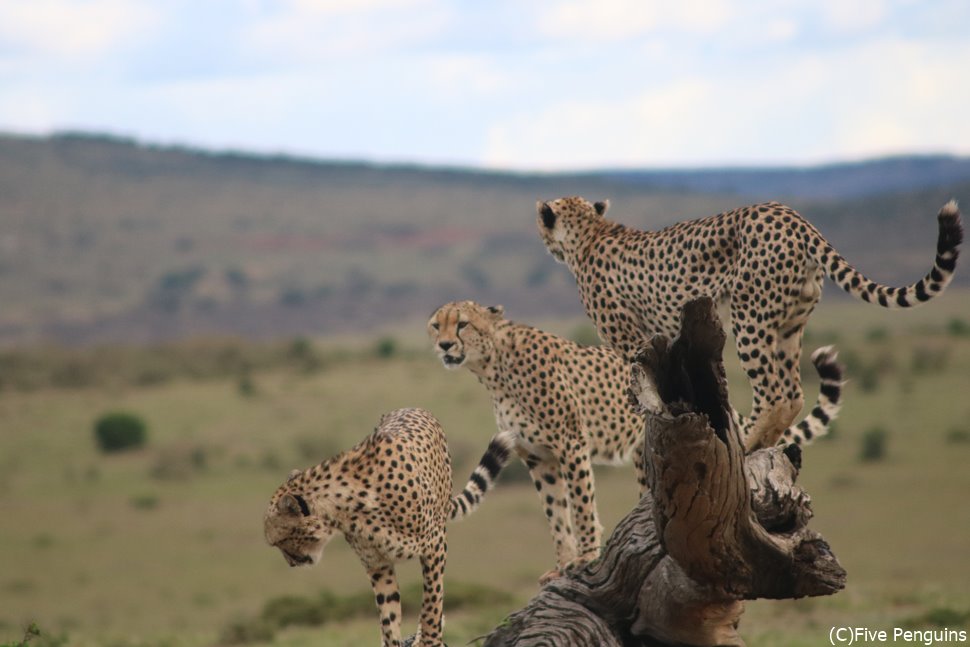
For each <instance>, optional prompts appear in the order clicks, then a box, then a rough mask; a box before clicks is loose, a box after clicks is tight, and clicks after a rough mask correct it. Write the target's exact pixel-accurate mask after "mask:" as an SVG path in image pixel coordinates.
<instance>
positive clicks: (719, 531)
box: [484, 298, 845, 647]
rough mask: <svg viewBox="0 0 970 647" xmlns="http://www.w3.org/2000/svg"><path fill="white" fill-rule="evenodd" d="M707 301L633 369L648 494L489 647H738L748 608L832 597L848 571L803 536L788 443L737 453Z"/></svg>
mask: <svg viewBox="0 0 970 647" xmlns="http://www.w3.org/2000/svg"><path fill="white" fill-rule="evenodd" d="M724 340H725V335H724V331H723V328H722V326H721V323H720V321H719V320H718V317H717V312H716V309H715V307H714V303H713V302H712V301H711V300H710V299H708V298H702V299H698V300H696V301H692V302H691V303H689V304H687V306H685V308H684V311H683V313H682V316H681V332H680V335H679V337H678V338H677V339H676V340H675V341H674V342H673V343H669V342H668V341H667V340H666V339H664V338H662V337H656V338H654V339H652V340H651V341H650V343H649V344H648V345H647V347H646V348H644V349H643V350H642V351H641V353H640V355H639V357H638V358H637V361H636V362H635V363H634V365H633V367H632V373H631V387H630V393H631V398H632V399H633V401H634V406H636V407H637V408H639V409H640V411H641V412H642V413H643V414H644V416H645V419H646V423H645V425H646V429H645V433H646V443H645V449H644V455H643V456H642V458H641V459H642V460H643V461H644V463H645V468H646V471H647V474H648V478H649V485H650V492H649V493H648V494H647V495H645V496H644V497H643V499H641V501H640V502H639V503H638V504H637V506H636V507H635V508H634V509H633V511H632V512H630V514H628V515H627V516H626V517H625V518H624V519H623V520H622V521H620V523H619V524H618V525H617V527H616V529H615V530H614V532H613V534H612V536H611V537H610V538H609V540H608V541H607V542H606V545H605V546H604V549H603V553H602V555H601V557H600V559H598V560H596V561H594V562H592V563H590V564H587V565H585V566H583V567H581V568H578V569H574V570H569V571H567V573H566V574H565V576H564V577H561V578H558V579H555V580H553V581H551V582H550V583H548V584H546V586H544V587H543V588H542V590H541V591H540V592H539V594H538V595H536V597H534V598H533V599H532V600H531V601H530V602H529V604H528V605H527V606H526V607H525V608H524V609H522V610H520V611H517V612H515V613H513V614H512V615H510V616H509V617H508V619H507V620H506V621H505V622H504V623H503V624H502V625H501V626H500V627H498V628H496V629H495V630H494V631H492V632H491V633H490V634H489V635H488V636H486V639H485V643H484V644H485V646H486V647H496V646H499V645H519V646H527V645H536V646H538V645H550V646H551V645H557V646H569V647H580V646H585V645H588V646H590V647H611V646H616V647H629V646H631V645H644V646H658V647H660V646H665V645H673V644H677V645H697V646H699V647H700V646H714V645H743V644H744V642H743V641H742V639H741V637H740V636H739V635H738V631H737V628H738V623H739V619H740V616H741V613H742V612H743V610H744V603H743V602H742V601H743V600H751V599H755V598H774V599H781V598H800V597H804V596H817V595H829V594H832V593H835V592H837V591H839V590H841V589H842V588H843V587H844V586H845V571H844V570H843V569H842V567H841V566H840V565H839V563H838V561H837V560H836V558H835V556H834V555H833V554H832V552H831V551H830V550H829V546H828V544H827V543H826V542H825V540H824V539H823V538H822V537H821V536H820V535H818V534H817V533H815V532H813V531H812V530H809V529H808V527H807V523H808V521H809V519H811V517H812V511H811V507H810V498H809V496H808V495H807V494H806V493H805V492H804V491H802V490H801V489H800V488H799V487H797V486H796V485H795V478H796V477H797V475H798V470H799V468H800V466H801V465H800V462H801V454H800V450H799V448H798V447H797V446H795V445H792V446H790V447H788V448H785V449H784V450H782V449H779V448H771V449H761V450H758V451H756V452H753V453H752V454H750V455H748V456H745V455H744V446H743V443H742V442H741V440H740V437H739V434H738V430H737V429H736V428H735V427H734V426H733V424H732V422H731V415H730V407H729V405H728V391H727V381H726V379H725V376H724V365H723V363H722V361H721V356H722V352H723V349H724Z"/></svg>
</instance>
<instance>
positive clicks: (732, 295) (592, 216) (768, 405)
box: [536, 197, 963, 449]
mask: <svg viewBox="0 0 970 647" xmlns="http://www.w3.org/2000/svg"><path fill="white" fill-rule="evenodd" d="M608 207H609V203H608V202H597V203H595V204H593V203H590V202H588V201H586V200H584V199H583V198H579V197H570V198H560V199H558V200H553V201H551V202H539V203H538V204H537V206H536V221H537V226H538V229H539V234H540V236H541V237H542V240H543V242H544V243H545V245H546V248H547V249H548V250H549V252H550V253H551V254H552V255H553V256H554V257H555V258H556V259H557V260H559V261H561V262H563V263H565V264H566V265H568V266H569V269H570V270H571V271H572V273H573V275H574V276H575V277H576V283H577V285H578V287H579V293H580V296H581V298H582V301H583V306H584V307H585V309H586V313H587V314H588V315H589V316H590V318H591V319H592V320H593V323H594V324H595V326H596V329H597V331H598V332H599V335H600V337H601V338H602V339H603V341H604V342H606V343H607V344H609V345H610V346H612V347H613V348H615V349H616V350H618V351H619V352H620V353H621V354H622V355H623V356H624V357H625V358H627V359H628V360H632V359H633V357H634V355H635V353H636V351H637V349H638V348H639V347H640V346H641V345H642V344H643V343H644V341H645V340H646V339H647V338H649V337H650V336H652V335H656V334H662V335H667V336H669V337H672V336H674V335H676V333H677V328H678V325H679V315H680V311H681V309H682V308H683V306H684V304H685V303H686V302H687V301H689V300H690V299H693V298H696V297H699V296H710V297H713V298H715V299H722V300H726V301H727V302H728V303H729V304H730V310H731V328H732V330H733V332H734V335H735V340H736V344H737V351H738V357H740V359H741V364H742V367H743V368H744V370H745V372H746V374H747V376H748V378H749V380H750V381H751V386H752V390H753V393H754V397H753V402H752V407H751V418H750V419H749V420H747V421H746V422H745V425H746V426H747V428H748V430H749V433H748V434H747V436H748V448H749V449H753V448H755V447H760V446H767V445H772V444H774V443H776V442H777V440H778V438H779V436H780V435H781V434H782V433H783V432H784V430H785V428H786V427H788V426H789V425H791V423H792V421H793V420H794V419H795V417H796V416H797V415H798V412H799V411H801V409H802V406H803V404H804V399H803V395H802V387H801V375H800V373H799V364H800V359H801V352H802V348H801V345H802V333H803V330H804V327H805V324H806V322H807V321H808V317H809V315H810V314H811V313H812V310H813V309H814V308H815V304H816V303H817V302H818V300H819V298H820V297H821V293H822V278H823V276H828V277H829V278H830V279H832V280H833V281H835V282H836V284H838V285H839V286H840V287H841V288H842V289H844V290H845V291H847V292H848V293H849V294H852V295H853V296H855V297H858V298H860V299H862V300H865V301H869V302H871V303H878V304H879V305H882V306H885V307H887V308H908V307H912V306H915V305H919V304H920V303H923V302H925V301H928V300H930V299H932V298H933V297H935V296H937V295H938V294H940V293H941V292H943V290H944V289H945V288H946V286H947V285H948V284H949V283H950V280H951V279H952V277H953V271H954V268H955V267H956V261H957V256H958V253H959V249H958V248H959V244H960V243H961V242H962V240H963V228H962V225H961V222H960V212H959V210H958V209H957V205H956V202H954V201H951V202H949V203H947V204H946V205H945V206H944V207H943V208H942V209H941V210H940V213H939V216H938V221H939V237H938V241H937V250H936V259H935V262H934V264H933V268H932V269H931V270H930V271H929V272H928V273H927V274H926V276H924V277H923V278H922V279H920V280H919V281H917V282H916V283H914V284H912V285H909V286H907V287H904V288H894V287H887V286H883V285H880V284H878V283H875V282H874V281H872V280H870V279H868V278H866V277H865V276H863V275H862V274H861V273H860V272H858V271H857V270H855V269H854V268H853V267H852V266H851V265H849V264H848V262H847V261H846V260H845V259H844V258H843V257H842V256H841V255H840V254H839V253H838V252H836V251H835V249H833V248H832V246H831V245H830V244H829V243H828V242H827V241H826V240H825V239H824V238H823V237H822V235H821V234H820V233H819V232H818V230H817V229H816V228H815V227H814V226H813V225H812V224H811V223H809V222H808V221H806V220H805V219H803V218H802V217H801V216H800V215H799V214H798V213H796V212H795V211H794V210H793V209H791V208H789V207H786V206H784V205H781V204H778V203H777V202H768V203H765V204H758V205H753V206H749V207H742V208H740V209H735V210H733V211H728V212H725V213H721V214H718V215H716V216H712V217H709V218H704V219H700V220H692V221H688V222H682V223H679V224H676V225H673V226H671V227H667V228H665V229H661V230H659V231H638V230H635V229H631V228H629V227H625V226H624V225H621V224H617V223H614V222H611V221H610V220H607V219H606V217H605V214H606V211H607V209H608Z"/></svg>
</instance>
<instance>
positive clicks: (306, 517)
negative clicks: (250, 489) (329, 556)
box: [263, 470, 337, 566]
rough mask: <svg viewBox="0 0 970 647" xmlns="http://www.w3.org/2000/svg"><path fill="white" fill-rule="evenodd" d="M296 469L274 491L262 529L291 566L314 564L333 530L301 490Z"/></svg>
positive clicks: (326, 519)
mask: <svg viewBox="0 0 970 647" xmlns="http://www.w3.org/2000/svg"><path fill="white" fill-rule="evenodd" d="M301 474H302V472H300V471H299V470H294V471H293V472H292V473H291V474H290V478H289V479H288V480H287V481H286V483H284V484H283V485H281V486H280V487H279V489H277V490H276V493H275V494H274V495H273V498H272V500H270V503H269V507H268V508H267V509H266V515H265V517H264V518H263V530H264V532H265V533H266V541H267V543H269V545H270V546H275V547H276V548H279V549H280V552H281V553H283V557H284V558H285V559H286V563H287V564H289V565H290V566H306V565H312V564H316V563H317V562H319V561H320V558H321V557H322V556H323V548H324V546H326V545H327V542H328V541H330V538H331V537H332V536H333V535H334V533H335V532H336V530H337V529H336V527H335V526H334V524H333V522H332V521H331V520H330V518H329V517H328V516H327V515H325V514H323V513H322V512H321V511H320V510H316V509H315V508H316V507H317V506H316V505H315V504H314V502H313V501H312V500H310V499H308V498H307V497H306V496H305V495H304V493H303V492H302V491H301V490H302V488H301V487H300V480H299V478H298V477H299V476H300V475H301Z"/></svg>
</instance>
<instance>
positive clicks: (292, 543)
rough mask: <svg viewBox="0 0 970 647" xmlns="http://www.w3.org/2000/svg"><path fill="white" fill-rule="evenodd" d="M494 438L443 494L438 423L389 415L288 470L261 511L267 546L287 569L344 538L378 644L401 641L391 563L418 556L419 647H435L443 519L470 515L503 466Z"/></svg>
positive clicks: (444, 467) (419, 414)
mask: <svg viewBox="0 0 970 647" xmlns="http://www.w3.org/2000/svg"><path fill="white" fill-rule="evenodd" d="M510 449H511V439H510V438H509V437H508V436H507V435H502V434H499V435H498V436H496V437H495V438H493V439H492V441H491V443H489V446H488V449H487V450H486V451H485V454H484V455H483V456H482V459H481V461H480V463H479V464H478V466H477V467H476V468H475V470H474V471H473V472H472V475H471V478H470V479H469V481H468V484H467V485H466V486H465V489H464V490H463V491H462V493H461V494H459V495H458V496H454V497H453V496H451V488H452V480H451V459H450V457H449V456H448V447H447V445H446V443H445V435H444V432H443V431H442V429H441V424H440V423H439V422H438V420H437V419H435V417H434V416H433V415H431V413H429V412H427V411H425V410H423V409H398V410H396V411H392V412H390V413H388V414H386V415H384V417H383V418H381V421H380V424H379V425H378V427H377V429H376V430H375V431H374V433H373V434H371V435H370V436H368V437H367V438H365V439H364V440H363V441H361V442H360V443H358V444H357V445H356V446H355V447H353V448H352V449H349V450H347V451H345V452H343V453H342V454H339V455H337V456H335V457H333V458H331V459H330V460H327V461H324V462H323V463H320V464H319V465H314V466H313V467H311V468H309V469H306V470H304V471H300V470H294V471H293V472H292V473H291V474H290V477H289V479H287V481H286V482H285V483H283V485H281V486H280V487H279V489H277V490H276V493H275V494H274V495H273V498H272V499H271V500H270V503H269V508H268V509H267V510H266V515H265V519H264V529H265V533H266V541H267V542H269V544H270V545H272V546H275V547H277V548H279V549H280V552H282V553H283V557H285V558H286V561H287V563H288V564H289V565H290V566H300V565H303V564H315V563H317V562H318V561H320V557H321V556H322V555H323V549H324V546H326V544H327V542H328V541H330V539H331V538H332V537H333V536H334V534H336V533H337V532H341V533H343V535H344V537H345V538H346V540H347V543H349V544H350V545H351V546H352V547H353V549H354V550H355V551H356V552H357V556H358V557H359V558H360V561H361V563H362V564H363V565H364V568H365V569H366V570H367V574H368V576H369V577H370V582H371V586H372V587H373V588H374V597H375V599H376V601H377V609H378V611H379V612H380V619H381V633H382V639H383V642H382V644H383V645H384V647H397V646H399V645H400V644H401V595H400V593H399V591H398V586H397V576H396V575H395V572H394V563H395V562H398V561H401V560H405V559H410V558H412V557H418V558H419V559H420V560H421V569H422V574H423V577H424V595H423V600H422V602H421V625H420V641H419V642H418V641H416V643H415V644H416V645H420V646H421V647H439V646H440V645H443V644H444V643H443V642H442V632H441V630H442V613H443V604H444V581H443V577H444V570H445V559H446V558H447V553H448V545H447V543H446V540H445V523H446V522H447V521H454V520H458V519H462V518H463V517H465V516H466V515H468V514H470V513H471V512H473V511H474V510H475V509H476V508H477V507H478V504H479V503H480V502H481V500H482V497H483V496H484V495H485V493H486V492H487V491H488V490H489V489H491V487H492V486H493V485H494V482H495V479H496V478H497V477H498V474H499V472H500V471H501V470H502V468H503V467H504V466H505V464H506V463H507V462H508V457H509V451H510Z"/></svg>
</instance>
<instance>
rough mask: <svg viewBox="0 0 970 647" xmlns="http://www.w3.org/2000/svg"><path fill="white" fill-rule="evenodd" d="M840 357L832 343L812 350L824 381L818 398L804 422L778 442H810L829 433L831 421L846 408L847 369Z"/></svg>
mask: <svg viewBox="0 0 970 647" xmlns="http://www.w3.org/2000/svg"><path fill="white" fill-rule="evenodd" d="M837 358H838V353H836V352H835V349H834V348H833V347H832V346H823V347H822V348H819V349H818V350H816V351H815V352H814V353H812V364H814V365H815V370H816V371H818V377H819V379H820V380H821V385H820V387H819V394H818V400H816V401H815V407H814V408H812V411H811V412H810V413H809V414H808V415H807V416H805V418H804V419H803V420H802V421H801V422H799V423H797V424H794V425H792V426H791V427H789V428H788V429H786V430H785V432H784V433H783V434H782V436H781V438H780V439H779V441H778V444H779V445H788V444H790V443H795V444H797V445H808V444H810V443H812V442H814V440H815V439H816V438H818V437H819V436H824V435H825V434H827V433H828V432H829V423H830V422H832V421H833V420H835V417H836V416H837V415H838V414H839V410H840V409H841V408H842V402H841V398H842V384H843V381H842V373H843V369H842V365H841V364H839V363H838V362H837V361H836V359H837Z"/></svg>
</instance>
